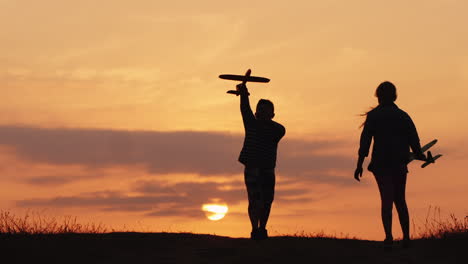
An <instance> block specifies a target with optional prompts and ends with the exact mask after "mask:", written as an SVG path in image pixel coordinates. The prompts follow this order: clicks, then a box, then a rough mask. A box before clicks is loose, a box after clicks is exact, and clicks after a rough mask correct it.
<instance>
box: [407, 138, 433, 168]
mask: <svg viewBox="0 0 468 264" xmlns="http://www.w3.org/2000/svg"><path fill="white" fill-rule="evenodd" d="M436 143H437V139H434V140H432V141H431V142H429V143H427V144H426V145H424V146H423V147H422V148H421V150H422V152H423V153H424V152H426V151H427V150H429V149H430V148H431V147H432V146H434V145H435V144H436ZM414 159H415V157H414V153H413V152H411V153H410V157H409V161H408V163H410V162H411V161H413V160H414ZM426 166H427V165H426Z"/></svg>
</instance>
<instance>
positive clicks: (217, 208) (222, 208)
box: [202, 204, 228, 221]
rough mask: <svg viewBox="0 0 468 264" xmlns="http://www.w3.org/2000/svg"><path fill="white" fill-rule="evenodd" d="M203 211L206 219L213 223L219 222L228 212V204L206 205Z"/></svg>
mask: <svg viewBox="0 0 468 264" xmlns="http://www.w3.org/2000/svg"><path fill="white" fill-rule="evenodd" d="M202 210H203V211H204V212H205V214H206V217H207V218H208V219H210V220H212V221H218V220H221V219H223V217H224V216H225V215H226V213H227V212H228V206H227V205H226V204H204V205H203V206H202Z"/></svg>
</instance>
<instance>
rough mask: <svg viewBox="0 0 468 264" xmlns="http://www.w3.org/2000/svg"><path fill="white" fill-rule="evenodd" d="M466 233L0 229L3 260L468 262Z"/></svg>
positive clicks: (33, 261)
mask: <svg viewBox="0 0 468 264" xmlns="http://www.w3.org/2000/svg"><path fill="white" fill-rule="evenodd" d="M467 249H468V236H467V233H459V234H454V235H452V236H447V237H445V238H438V239H435V238H434V239H418V240H414V241H413V244H412V247H411V248H409V249H403V248H401V247H400V246H399V244H398V242H397V243H396V244H395V247H394V248H393V250H392V251H385V250H384V249H383V248H382V246H381V242H376V241H365V240H355V239H334V238H306V237H272V238H270V239H268V240H265V241H251V240H249V239H244V238H229V237H221V236H213V235H201V234H190V233H132V232H121V233H104V234H38V235H29V234H23V235H21V234H1V235H0V251H1V252H3V253H2V258H3V260H7V261H5V262H3V261H2V263H281V264H284V263H287V264H290V263H361V264H362V263H467V262H466V261H467V260H468V258H467V253H466V250H467Z"/></svg>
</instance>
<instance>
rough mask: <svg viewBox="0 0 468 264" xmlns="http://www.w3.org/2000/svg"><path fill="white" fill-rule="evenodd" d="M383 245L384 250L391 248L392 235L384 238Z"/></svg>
mask: <svg viewBox="0 0 468 264" xmlns="http://www.w3.org/2000/svg"><path fill="white" fill-rule="evenodd" d="M383 245H384V250H385V251H390V250H392V246H393V237H387V238H385V240H384V242H383Z"/></svg>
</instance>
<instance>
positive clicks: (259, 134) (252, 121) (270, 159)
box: [239, 95, 286, 168]
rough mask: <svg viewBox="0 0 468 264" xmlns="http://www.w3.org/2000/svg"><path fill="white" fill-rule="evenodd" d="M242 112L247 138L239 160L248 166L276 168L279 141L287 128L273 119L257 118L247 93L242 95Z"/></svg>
mask: <svg viewBox="0 0 468 264" xmlns="http://www.w3.org/2000/svg"><path fill="white" fill-rule="evenodd" d="M241 113H242V120H243V122H244V129H245V139H244V146H243V147H242V150H241V153H240V155H239V162H240V163H242V164H244V165H245V166H246V167H256V168H275V166H276V152H277V148H278V142H279V141H280V140H281V138H282V137H283V136H284V134H285V133H286V130H285V128H284V127H283V126H282V125H281V124H279V123H277V122H275V121H273V120H257V119H256V118H255V115H254V114H253V112H252V109H251V108H250V102H249V97H248V96H247V95H241Z"/></svg>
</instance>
